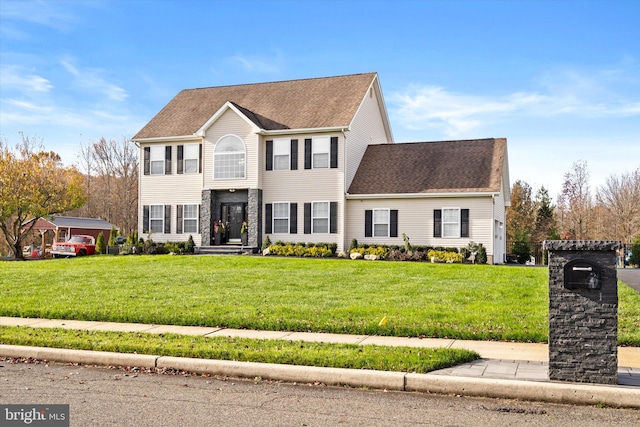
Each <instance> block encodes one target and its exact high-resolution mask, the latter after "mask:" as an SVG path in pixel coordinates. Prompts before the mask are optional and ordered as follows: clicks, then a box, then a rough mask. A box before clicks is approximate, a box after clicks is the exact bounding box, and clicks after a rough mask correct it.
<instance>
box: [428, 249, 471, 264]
mask: <svg viewBox="0 0 640 427" xmlns="http://www.w3.org/2000/svg"><path fill="white" fill-rule="evenodd" d="M427 256H428V257H429V259H431V260H433V261H436V262H446V263H449V264H450V263H454V262H462V261H464V260H463V258H462V255H460V254H459V253H457V252H452V251H439V250H434V249H432V250H430V251H429V252H428V253H427Z"/></svg>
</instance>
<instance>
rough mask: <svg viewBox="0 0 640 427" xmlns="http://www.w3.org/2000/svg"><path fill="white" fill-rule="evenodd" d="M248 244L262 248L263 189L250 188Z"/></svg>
mask: <svg viewBox="0 0 640 427" xmlns="http://www.w3.org/2000/svg"><path fill="white" fill-rule="evenodd" d="M247 224H248V225H249V234H248V236H247V238H248V241H247V243H248V245H249V246H250V247H253V248H257V249H258V250H260V246H261V245H262V190H259V189H256V188H250V189H249V194H248V203H247Z"/></svg>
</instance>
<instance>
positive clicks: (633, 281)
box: [618, 268, 640, 292]
mask: <svg viewBox="0 0 640 427" xmlns="http://www.w3.org/2000/svg"><path fill="white" fill-rule="evenodd" d="M618 280H622V281H623V282H624V283H626V284H627V285H629V286H631V287H632V288H633V289H635V290H636V291H638V292H640V268H619V269H618Z"/></svg>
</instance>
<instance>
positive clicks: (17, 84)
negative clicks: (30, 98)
mask: <svg viewBox="0 0 640 427" xmlns="http://www.w3.org/2000/svg"><path fill="white" fill-rule="evenodd" d="M0 81H1V83H0V87H1V88H2V91H3V92H4V93H7V92H12V91H19V92H22V91H25V92H42V93H46V92H49V91H50V90H51V89H52V88H53V84H52V83H51V82H50V81H49V80H48V79H46V78H44V77H42V76H39V75H37V74H32V73H29V72H28V71H26V70H24V69H22V68H20V67H16V66H5V65H3V66H2V67H0Z"/></svg>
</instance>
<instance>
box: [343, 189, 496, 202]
mask: <svg viewBox="0 0 640 427" xmlns="http://www.w3.org/2000/svg"><path fill="white" fill-rule="evenodd" d="M497 194H498V193H495V192H493V191H491V192H458V193H394V194H384V193H380V194H349V193H347V194H346V198H347V199H352V200H353V199H363V200H366V199H435V198H442V197H455V198H462V197H495V196H496V195H497Z"/></svg>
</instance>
